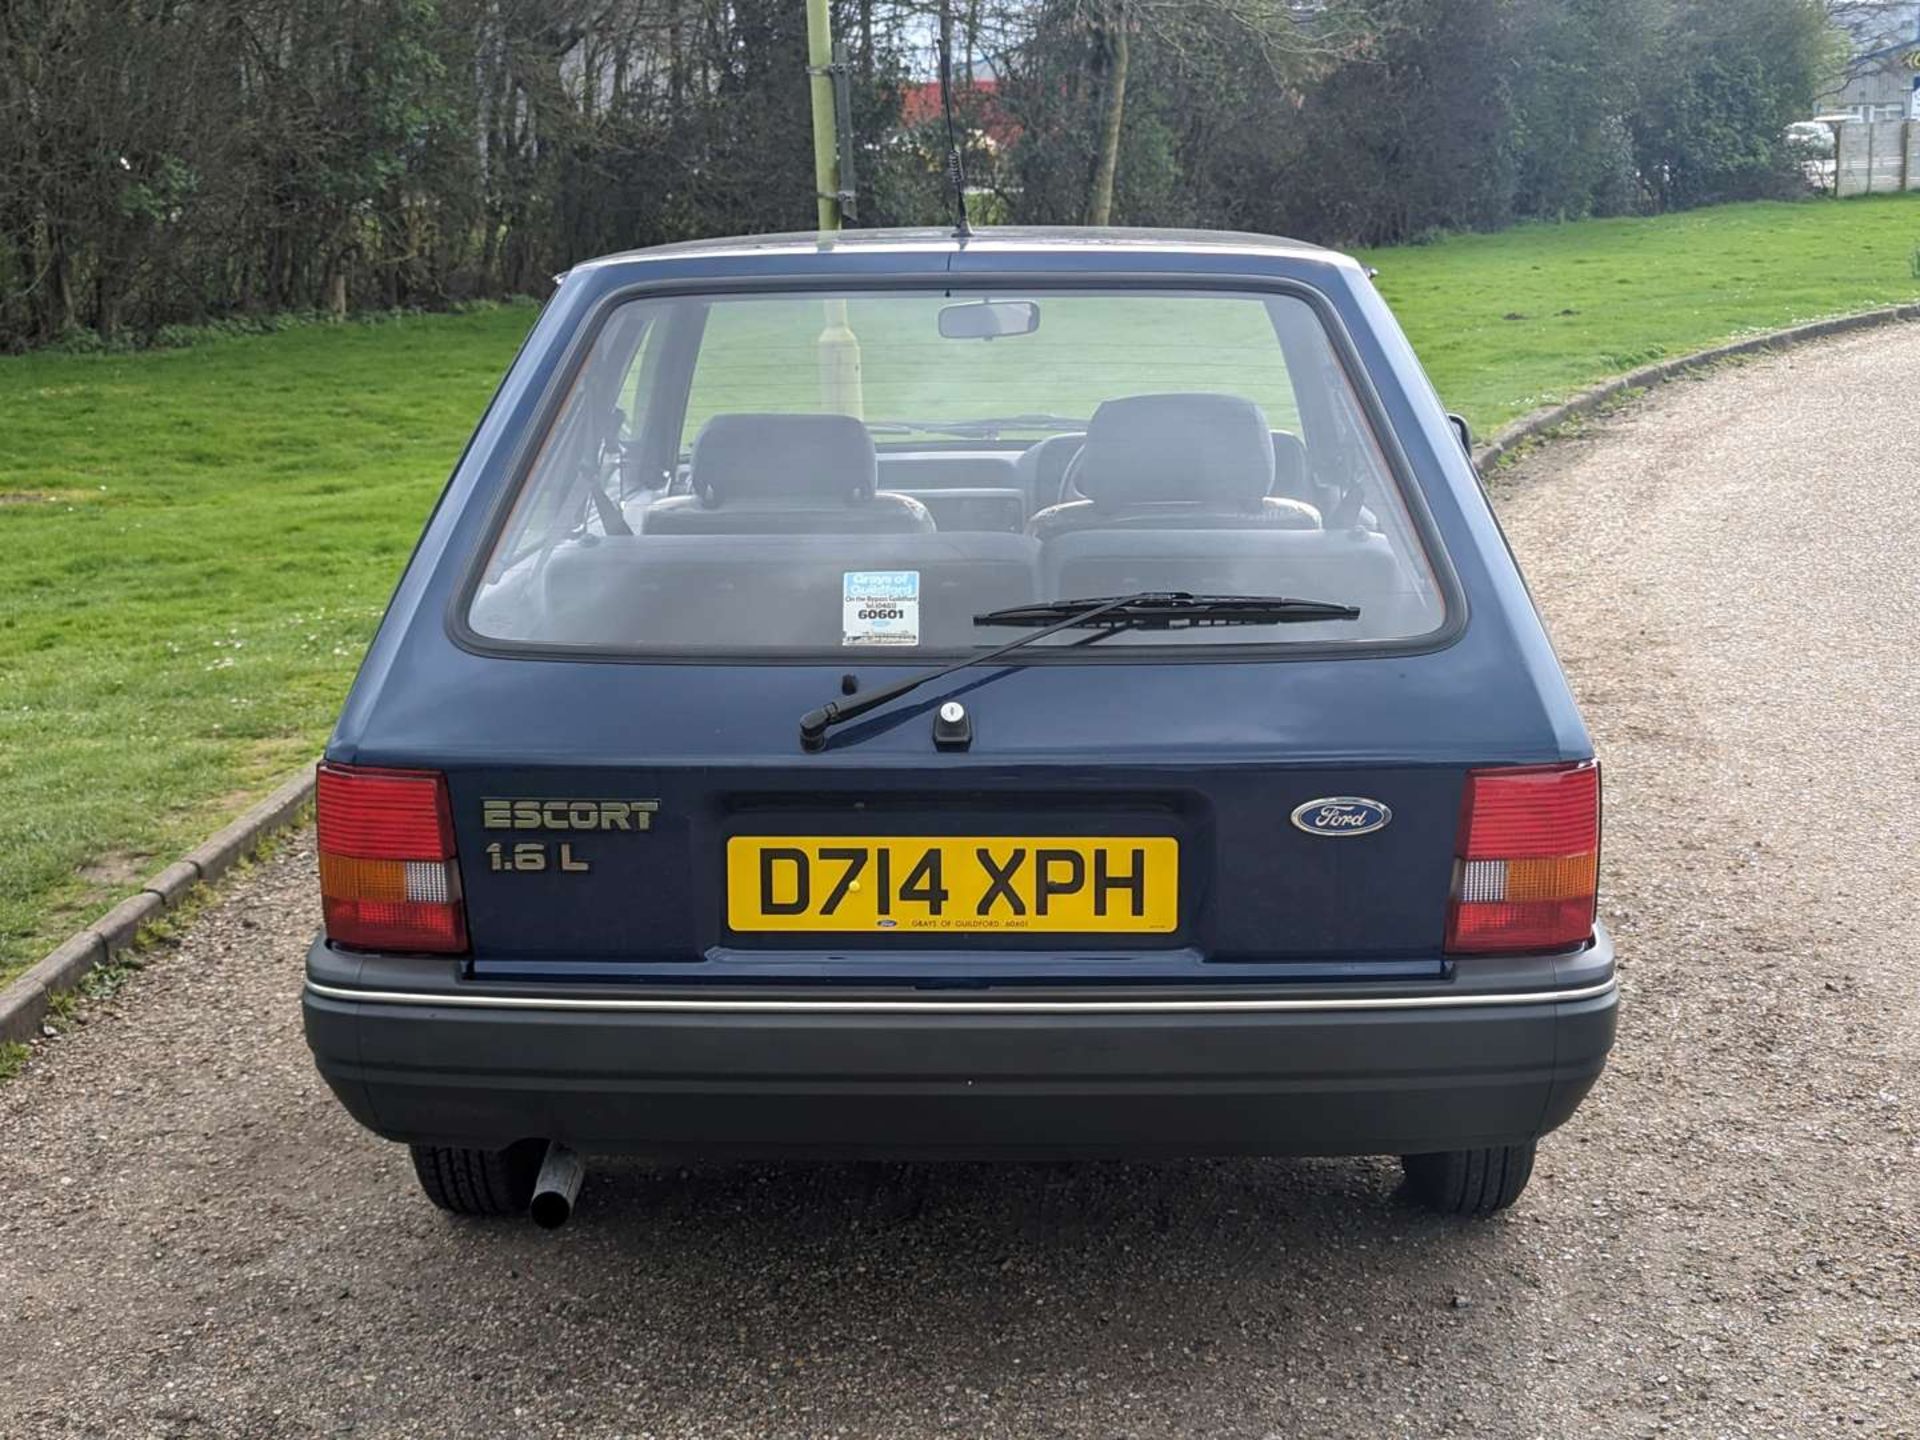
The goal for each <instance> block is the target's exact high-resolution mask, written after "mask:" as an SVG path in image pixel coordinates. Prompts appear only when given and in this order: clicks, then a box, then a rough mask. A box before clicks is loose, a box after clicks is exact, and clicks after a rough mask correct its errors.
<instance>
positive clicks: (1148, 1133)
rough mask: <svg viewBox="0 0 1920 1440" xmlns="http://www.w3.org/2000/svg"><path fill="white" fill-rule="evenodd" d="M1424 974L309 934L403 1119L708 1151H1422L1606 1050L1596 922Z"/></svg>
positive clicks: (326, 1010) (349, 1100) (1512, 1123)
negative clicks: (1358, 979) (585, 954)
mask: <svg viewBox="0 0 1920 1440" xmlns="http://www.w3.org/2000/svg"><path fill="white" fill-rule="evenodd" d="M1461 971H1462V972H1463V973H1462V974H1457V975H1456V976H1455V977H1454V978H1453V979H1450V980H1447V981H1440V982H1433V983H1432V984H1430V985H1425V986H1421V987H1400V988H1399V989H1396V990H1387V989H1383V988H1382V987H1380V986H1377V985H1365V984H1351V983H1349V984H1346V985H1345V986H1327V985H1322V986H1318V987H1314V988H1313V989H1311V990H1304V989H1300V988H1294V989H1282V988H1280V987H1272V986H1268V987H1262V989H1261V990H1260V991H1258V992H1257V993H1254V992H1248V991H1245V990H1243V989H1241V988H1239V987H1222V986H1215V987H1209V988H1208V989H1206V990H1196V989H1194V988H1192V987H1188V988H1186V989H1185V990H1182V991H1180V992H1169V991H1164V990H1157V989H1156V990H1138V989H1136V990H1113V989H1107V990H1102V991H1100V992H1097V993H1087V992H1072V993H1067V994H1062V993H1061V992H1058V991H1053V992H1035V991H1031V990H986V991H965V992H958V993H957V994H956V992H952V991H946V992H908V993H907V994H906V995H905V996H902V995H901V994H899V993H897V992H893V993H884V994H875V993H873V992H838V991H836V992H833V993H832V994H831V995H826V996H823V995H822V993H821V992H820V991H819V990H818V989H814V990H811V991H795V990H786V991H756V992H753V993H742V994H734V993H728V994H715V993H713V992H710V991H709V992H707V993H705V994H692V993H679V994H676V993H674V992H668V991H655V990H651V989H650V990H648V991H646V992H644V993H643V994H642V995H640V996H636V993H635V991H634V990H633V989H632V988H631V987H629V988H628V989H627V990H625V991H620V990H614V989H605V988H602V989H593V990H582V989H577V988H576V987H569V988H568V990H567V991H566V993H565V994H564V995H561V996H556V995H554V994H550V993H542V992H540V991H538V990H534V989H531V988H530V987H527V986H523V985H522V986H513V985H500V984H489V985H479V984H475V983H473V982H468V981H463V980H461V979H459V978H458V976H457V972H456V968H455V967H454V966H453V965H451V964H450V963H448V962H430V961H396V960H385V959H375V958H373V957H363V956H354V955H349V954H344V953H342V952H338V951H335V950H332V949H330V948H329V947H327V946H326V945H325V944H324V943H319V944H316V945H315V947H314V949H313V952H312V954H311V955H310V957H309V961H308V983H307V989H306V993H305V997H304V1008H305V1016H306V1032H307V1040H308V1043H309V1044H310V1045H311V1046H312V1048H313V1052H314V1056H315V1059H316V1061H317V1063H318V1065H319V1067H320V1071H321V1074H322V1075H323V1076H325V1078H326V1080H327V1083H328V1084H329V1085H331V1086H332V1088H333V1090H334V1092H335V1093H336V1094H337V1095H338V1096H339V1097H340V1099H341V1101H342V1102H343V1103H344V1104H345V1105H346V1107H347V1109H348V1110H350V1111H351V1112H352V1113H353V1115H354V1116H355V1118H356V1119H358V1120H359V1121H360V1122H361V1123H362V1124H363V1125H365V1126H366V1127H367V1128H368V1129H370V1130H373V1131H375V1132H376V1133H378V1134H380V1135H383V1136H386V1137H387V1138H389V1139H393V1140H402V1141H408V1142H412V1143H430V1144H453V1145H472V1146H481V1147H488V1148H493V1147H498V1146H502V1145H506V1144H509V1143H511V1142H513V1141H515V1140H520V1139H525V1138H532V1137H540V1138H550V1139H558V1140H564V1141H566V1142H567V1143H569V1144H571V1145H573V1146H575V1147H576V1148H578V1149H581V1150H585V1151H589V1152H602V1153H611V1152H619V1153H642V1154H647V1153H657V1154H701V1155H728V1154H754V1155H873V1154H894V1155H917V1156H965V1155H1020V1154H1027V1155H1080V1154H1084V1155H1146V1154H1163V1155H1172V1154H1292V1155H1359V1154H1416V1153H1421V1152H1425V1151H1433V1150H1451V1149H1463V1148H1467V1147H1472V1146H1481V1145H1498V1144H1513V1143H1518V1142H1520V1141H1524V1140H1529V1139H1533V1138H1535V1137H1537V1136H1540V1135H1543V1134H1545V1133H1546V1132H1547V1131H1549V1130H1552V1129H1553V1128H1555V1127H1556V1126H1558V1125H1560V1124H1561V1123H1563V1122H1564V1121H1565V1120H1566V1119H1567V1117H1568V1116H1570V1115H1571V1114H1572V1113H1573V1111H1574V1108H1575V1107H1576V1106H1577V1105H1578V1104H1579V1103H1580V1100H1581V1099H1582V1097H1584V1096H1585V1095H1586V1093H1587V1091H1588V1090H1589V1089H1590V1088H1591V1087H1592V1085H1593V1083H1594V1081H1595V1080H1596V1079H1597V1078H1598V1076H1599V1074H1600V1071H1601V1068H1602V1066H1603V1065H1604V1064H1605V1061H1606V1056H1607V1052H1608V1051H1609V1049H1610V1048H1611V1047H1612V1044H1613V1035H1614V1023H1615V1013H1616V1010H1617V1006H1618V992H1617V989H1616V987H1615V984H1614V980H1613V956H1612V950H1611V947H1610V945H1609V943H1608V941H1607V939H1606V937H1605V935H1604V934H1602V935H1601V936H1600V937H1599V940H1598V942H1597V944H1596V945H1595V946H1594V947H1592V948H1591V949H1589V950H1588V951H1586V952H1584V953H1582V954H1580V955H1577V956H1562V957H1541V958H1539V959H1533V960H1522V961H1512V962H1508V961H1501V962H1490V963H1489V964H1487V965H1485V966H1484V967H1482V968H1480V969H1477V970H1474V971H1472V972H1471V973H1465V972H1467V971H1468V967H1465V966H1462V967H1461Z"/></svg>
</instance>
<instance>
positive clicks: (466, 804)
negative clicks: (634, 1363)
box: [303, 230, 1616, 1224]
mask: <svg viewBox="0 0 1920 1440" xmlns="http://www.w3.org/2000/svg"><path fill="white" fill-rule="evenodd" d="M318 812H319V820H318V843H319V850H320V883H321V891H322V897H323V904H324V913H325V924H326V933H325V934H324V936H322V937H321V938H320V939H319V940H318V941H317V942H316V943H315V944H314V946H313V950H312V953H311V955H310V956H309V959H308V964H307V978H306V987H305V994H304V1002H303V1003H304V1007H305V1018H306V1033H307V1037H308V1040H309V1042H310V1044H311V1046H312V1048H313V1051H314V1054H315V1056H316V1058H317V1060H318V1063H319V1067H320V1070H321V1072H322V1074H323V1075H324V1076H325V1077H326V1080H327V1082H328V1083H329V1084H330V1085H331V1087H332V1088H333V1090H334V1092H335V1093H336V1094H337V1095H338V1096H339V1098H340V1100H341V1101H342V1103H344V1104H345V1105H346V1107H347V1108H348V1110H350V1111H351V1112H352V1114H353V1115H354V1116H355V1117H356V1118H357V1119H358V1120H359V1121H360V1122H361V1123H362V1124H364V1125H365V1126H367V1127H368V1128H369V1129H371V1130H373V1131H374V1132H376V1133H377V1134H379V1135H382V1136H385V1137H387V1138H389V1139H392V1140H398V1141H403V1142H405V1143H406V1144H408V1145H410V1146H411V1147H412V1149H413V1157H414V1160H415V1164H416V1168H417V1170H418V1173H419V1177H420V1181H421V1184H422V1186H423V1187H424V1189H425V1191H426V1193H427V1195H428V1196H429V1197H430V1198H431V1199H432V1200H433V1201H434V1202H435V1203H437V1204H439V1205H441V1206H443V1207H445V1208H447V1209H450V1210H454V1211H459V1212H464V1213H469V1214H494V1213H509V1212H525V1211H526V1210H527V1209H528V1208H529V1207H530V1206H531V1208H532V1210H533V1213H534V1215H535V1218H536V1219H541V1220H543V1221H544V1223H549V1224H552V1223H558V1221H560V1220H562V1219H564V1218H565V1216H566V1214H567V1212H568V1210H569V1208H570V1207H571V1205H572V1202H573V1197H574V1193H575V1190H576V1188H577V1186H578V1183H579V1175H580V1171H581V1161H580V1158H579V1157H580V1155H581V1154H591V1153H594V1152H599V1153H636V1154H656V1155H676V1154H677V1155H689V1154H691V1155H700V1156H727V1155H779V1156H814V1155H862V1156H876V1155H902V1156H907V1155H911V1156H919V1157H928V1156H981V1155H987V1156H1014V1157H1018V1156H1042V1155H1044V1156H1054V1157H1057V1156H1061V1155H1169V1154H1178V1155H1188V1154H1265V1155H1368V1154H1388V1155H1398V1156H1401V1157H1403V1159H1404V1168H1405V1173H1406V1181H1407V1185H1406V1193H1407V1194H1408V1195H1409V1196H1410V1197H1411V1198H1413V1199H1414V1200H1416V1201H1418V1202H1420V1203H1422V1204H1424V1205H1427V1206H1430V1207H1432V1208H1434V1209H1437V1210H1440V1211H1443V1212H1448V1213H1455V1214H1477V1213H1484V1212H1488V1211H1493V1210H1497V1209H1500V1208H1502V1207H1504V1206H1506V1205H1509V1204H1511V1203H1512V1202H1513V1201H1514V1200H1515V1198H1516V1197H1517V1196H1518V1195H1519V1194H1520V1192H1521V1190H1522V1189H1523V1187H1524V1186H1525V1185H1526V1183H1527V1179H1528V1176H1529V1174H1530V1171H1531V1168H1532V1164H1533V1157H1534V1149H1535V1145H1536V1143H1537V1142H1538V1141H1539V1139H1540V1137H1541V1136H1543V1135H1545V1134H1546V1133H1547V1132H1548V1131H1551V1130H1552V1129H1554V1128H1555V1127H1556V1126H1558V1125H1560V1124H1561V1123H1562V1122H1564V1121H1565V1120H1566V1119H1567V1118H1568V1116H1570V1115H1571V1114H1572V1112H1573V1110H1574V1107H1575V1106H1576V1105H1577V1104H1578V1103H1579V1102H1580V1100H1581V1098H1582V1097H1583V1096H1584V1095H1585V1094H1586V1092H1587V1090H1588V1089H1589V1087H1591V1086H1592V1084H1593V1083H1594V1081H1595V1079H1596V1078H1597V1076H1598V1075H1599V1072H1600V1069H1601V1067H1602V1065H1603V1064H1604V1062H1605V1058H1606V1055H1607V1052H1608V1049H1609V1048H1610V1046H1611V1044H1612V1040H1613V1034H1614V1019H1615V1007H1616V989H1615V980H1614V959H1613V951H1612V948H1611V946H1610V944H1609V942H1608V938H1607V935H1606V933H1605V931H1604V930H1603V929H1602V928H1601V927H1600V926H1599V925H1598V924H1597V923H1596V920H1595V887H1596V882H1597V867H1598V858H1599V836H1600V789H1599V774H1598V770H1597V768H1596V765H1595V763H1594V759H1593V748H1592V743H1591V741H1590V740H1589V738H1588V734H1587V731H1586V729H1585V728H1584V726H1583V725H1582V723H1581V719H1580V716H1579V714H1578V712H1577V710H1576V708H1575V706H1574V702H1573V699H1572V697H1571V695H1570V694H1569V692H1568V689H1567V685H1566V682H1565V679H1564V677H1563V676H1562V674H1561V671H1560V667H1559V665H1558V663H1557V662H1556V660H1555V658H1554V654H1553V651H1552V649H1551V647H1550V646H1549V644H1548V641H1547V637H1546V634H1545V633H1544V631H1543V629H1542V626H1541V622H1540V619H1539V617H1538V615H1537V614H1536V613H1535V610H1534V607H1533V604H1532V603H1531V601H1530V600H1529V598H1528V594H1527V590H1526V588H1525V585H1524V583H1523V582H1522V580H1521V577H1520V574H1519V572H1518V570H1517V569H1516V567H1515V564H1514V560H1513V558H1512V556H1511V555H1510V553H1509V552H1508V549H1507V547H1506V545H1505V544H1504V542H1503V540H1502V537H1501V533H1500V530H1499V527H1498V526H1497V524H1496V523H1495V520H1494V516H1493V514H1492V513H1491V511H1490V510H1489V508H1488V505H1487V502H1486V499H1485V497H1484V495H1483V493H1482V491H1481V489H1480V487H1479V485H1478V483H1477V481H1476V478H1475V475H1474V471H1473V468H1472V466H1471V463H1470V461H1469V459H1468V457H1467V455H1466V454H1465V453H1463V449H1462V445H1461V441H1460V436H1459V434H1457V433H1456V429H1455V427H1454V426H1453V424H1451V423H1450V421H1449V418H1448V416H1447V415H1446V414H1445V413H1444V412H1443V410H1442V408H1441V404H1440V401H1439V400H1438V399H1437V398H1436V396H1435V394H1434V391H1433V388H1432V386H1431V385H1430V384H1429V383H1428V381H1427V379H1426V378H1425V376H1424V374H1423V373H1422V371H1421V369H1420V366H1419V363H1418V361H1417V360H1416V359H1415V358H1414V354H1413V352H1412V350H1411V349H1409V348H1408V345H1407V342H1406V340H1405V339H1404V338H1403V337H1402V335H1401V332H1400V330H1399V328H1398V326H1397V325H1396V324H1395V322H1394V320H1393V318H1392V317H1391V315H1390V314H1389V313H1388V311H1387V308H1386V306H1385V305H1384V304H1383V303H1382V301H1381V299H1380V297H1379V295H1378V294H1377V293H1376V292H1375V290H1374V287H1373V285H1372V283H1371V282H1370V280H1369V279H1368V276H1367V273H1366V272H1365V271H1364V270H1363V269H1362V268H1361V267H1360V266H1359V265H1358V264H1356V263H1355V262H1354V261H1352V260H1351V259H1347V258H1345V257H1343V256H1340V255H1336V254H1332V253H1329V252H1327V251H1323V250H1319V249H1315V248H1312V247H1308V246H1303V245H1297V244H1292V243H1289V242H1285V241H1279V240H1271V239H1264V238H1259V237H1254V236H1240V235H1222V234H1188V233H1173V232H1152V231H1099V230H1088V231H1022V230H1004V231H987V232H983V233H979V234H976V235H974V236H972V237H971V238H964V239H956V238H954V237H952V236H950V235H948V234H946V233H945V232H934V231H925V232H921V231H894V232H884V231H882V232H866V233H860V234H852V235H846V236H841V237H837V238H823V237H820V236H814V235H805V236H788V237H771V238H764V239H752V240H738V241H717V242H712V243H704V244H695V245H684V246H673V247H668V248H664V249H657V250H650V251H643V252H640V253H637V254H631V255H621V256H615V257H612V258H609V259H605V260H599V261H595V262H593V263H590V264H585V265H582V266H580V267H579V268H577V269H575V270H573V271H572V272H571V273H569V274H568V275H567V276H565V277H564V278H563V280H562V282H561V284H560V287H559V290H558V292H557V294H556V295H555V296H554V297H553V299H552V300H551V302H550V303H549V304H548V305H547V307H546V310H545V312H544V313H543V314H542V315H541V317H540V319H539V322H538V323H537V324H536V325H535V326H534V329H533V332H532V334H531V336H530V337H529V338H528V340H527V343H526V346H525V348H524V349H523V350H522V352H521V354H520V356H519V358H518V359H517V360H516V361H515V363H514V365H513V368H512V370H511V372H510V373H509V374H508V376H507V378H506V381H505V383H504V384H503V385H502V387H501V389H500V391H499V393H498V395H497V396H496V397H495V399H494V401H493V403H492V405H491V406H490V408H489V409H488V411H487V414H486V416H485V418H484V419H483V420H482V422H481V424H480V428H479V430H478V432H477V433H476V434H475V436H474V438H473V440H472V442H471V444H470V445H469V446H468V448H467V451H466V454H465V455H464V456H463V457H462V459H461V461H460V464H459V467H458V468H457V470H456V471H455V472H454V475H453V478H452V480H451V482H450V484H449V485H448V487H447V489H446V492H445V494H444V496H443V497H442V499H441V502H440V504H439V507H438V508H437V509H436V511H435V512H434V515H433V517H432V519H431V521H430V522H429V524H428V526H427V530H426V533H425V535H424V537H423V538H422V539H421V541H420V544H419V548H418V549H417V550H416V552H415V554H414V556H413V559H412V561H411V563H410V564H409V565H408V567H407V570H406V574H405V577H404V578H403V579H402V581H401V583H400V586H399V589H398V591H397V592H396V594H395V596H394V598H393V601H392V604H391V607H390V608H389V610H388V612H387V615H386V618H385V621H384V622H383V624H382V625H381V627H380V630H379V634H378V636H377V637H376V639H375V641H374V643H373V646H372V649H371V650H370V652H369V653H368V656H367V658H366V661H365V664H364V665H363V667H362V669H361V671H360V675H359V678H358V680H357V681H356V682H355V684H354V687H353V691H352V694H351V695H350V697H349V698H348V701H347V705H346V708H345V711H344V713H343V714H342V716H341V718H340V722H339V726H338V728H337V729H336V730H335V732H334V735H333V737H332V740H331V741H330V743H329V744H328V747H327V752H326V758H325V761H324V762H323V763H322V765H321V767H320V772H319V798H318Z"/></svg>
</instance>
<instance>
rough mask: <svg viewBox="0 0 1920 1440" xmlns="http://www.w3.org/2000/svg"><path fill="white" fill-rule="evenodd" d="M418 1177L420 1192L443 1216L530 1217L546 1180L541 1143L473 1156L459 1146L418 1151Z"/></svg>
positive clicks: (424, 1147)
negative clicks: (539, 1182)
mask: <svg viewBox="0 0 1920 1440" xmlns="http://www.w3.org/2000/svg"><path fill="white" fill-rule="evenodd" d="M410 1148H411V1149H412V1151H413V1173H414V1174H415V1175H417V1176H419V1177H420V1188H421V1189H422V1190H424V1191H425V1192H426V1195H427V1198H428V1199H429V1200H431V1201H432V1202H433V1203H434V1204H436V1205H438V1206H439V1207H440V1208H441V1209H442V1210H448V1211H451V1212H452V1213H453V1214H455V1215H489V1216H491V1215H524V1214H526V1213H527V1204H528V1202H529V1201H531V1200H532V1199H533V1185H534V1181H535V1180H536V1179H537V1178H538V1177H539V1174H540V1155H541V1152H542V1150H543V1149H544V1148H545V1147H544V1145H543V1144H542V1142H540V1141H538V1140H523V1141H521V1142H520V1143H519V1144H517V1145H509V1146H508V1147H507V1148H506V1149H504V1150H469V1149H466V1148H464V1147H462V1146H457V1145H414V1146H412V1147H410Z"/></svg>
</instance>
